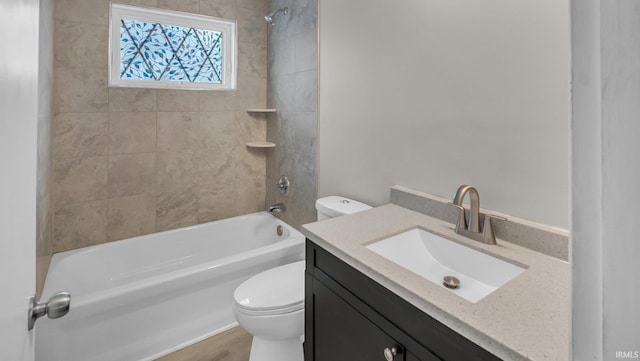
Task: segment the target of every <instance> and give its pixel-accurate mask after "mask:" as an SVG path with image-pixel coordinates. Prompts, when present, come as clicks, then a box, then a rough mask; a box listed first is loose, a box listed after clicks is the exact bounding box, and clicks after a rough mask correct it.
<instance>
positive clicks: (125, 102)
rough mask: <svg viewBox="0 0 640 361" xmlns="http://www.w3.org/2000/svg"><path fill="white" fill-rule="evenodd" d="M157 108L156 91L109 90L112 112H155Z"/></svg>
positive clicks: (133, 89) (110, 109)
mask: <svg viewBox="0 0 640 361" xmlns="http://www.w3.org/2000/svg"><path fill="white" fill-rule="evenodd" d="M156 108H157V90H155V89H135V88H109V111H111V112H154V111H156Z"/></svg>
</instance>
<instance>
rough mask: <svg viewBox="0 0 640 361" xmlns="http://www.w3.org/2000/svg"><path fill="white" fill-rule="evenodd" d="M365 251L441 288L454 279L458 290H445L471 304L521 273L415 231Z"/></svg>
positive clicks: (419, 230)
mask: <svg viewBox="0 0 640 361" xmlns="http://www.w3.org/2000/svg"><path fill="white" fill-rule="evenodd" d="M366 247H367V248H368V249H370V250H371V251H373V252H375V253H377V254H379V255H381V256H382V257H384V258H387V259H388V260H390V261H393V262H394V263H397V264H398V265H400V266H402V267H404V268H406V269H408V270H410V271H412V272H414V273H416V274H418V275H419V276H422V277H423V278H425V279H427V280H429V281H431V282H433V283H435V284H437V285H439V286H441V287H443V288H446V287H445V286H444V285H443V279H444V277H446V276H453V277H455V278H457V279H458V280H459V281H460V282H459V287H458V288H457V289H450V288H446V289H448V290H449V291H451V292H453V293H455V294H457V295H458V296H460V297H463V298H465V299H466V300H468V301H470V302H473V303H476V302H478V301H480V300H481V299H483V298H485V297H486V296H487V295H489V294H490V293H491V292H493V291H495V290H497V289H498V288H500V287H501V286H502V285H504V284H505V283H507V282H509V281H510V280H511V279H513V278H515V277H516V276H517V275H519V274H520V273H522V272H524V270H525V269H524V268H522V267H518V266H516V265H513V264H511V263H508V262H505V261H503V260H500V259H498V258H495V257H492V256H489V255H488V254H485V253H482V252H479V251H476V250H474V249H471V248H469V247H465V246H463V245H460V244H458V243H456V242H453V241H449V240H447V239H445V238H442V237H440V236H437V235H435V234H432V233H429V232H427V231H425V230H423V229H419V228H414V229H412V230H410V231H407V232H404V233H401V234H398V235H396V236H393V237H389V238H386V239H383V240H382V241H378V242H375V243H372V244H370V245H368V246H366Z"/></svg>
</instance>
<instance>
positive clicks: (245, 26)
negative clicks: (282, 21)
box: [236, 7, 281, 44]
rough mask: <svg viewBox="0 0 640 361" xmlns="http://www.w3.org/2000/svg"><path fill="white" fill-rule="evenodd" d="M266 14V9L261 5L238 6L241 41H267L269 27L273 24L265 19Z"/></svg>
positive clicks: (262, 42) (239, 36)
mask: <svg viewBox="0 0 640 361" xmlns="http://www.w3.org/2000/svg"><path fill="white" fill-rule="evenodd" d="M265 15H267V14H265V11H264V9H261V8H259V7H238V8H237V9H236V18H237V20H238V42H239V43H253V44H266V43H267V27H268V26H271V25H268V24H267V23H266V22H265V21H264V16H265ZM278 15H281V14H278Z"/></svg>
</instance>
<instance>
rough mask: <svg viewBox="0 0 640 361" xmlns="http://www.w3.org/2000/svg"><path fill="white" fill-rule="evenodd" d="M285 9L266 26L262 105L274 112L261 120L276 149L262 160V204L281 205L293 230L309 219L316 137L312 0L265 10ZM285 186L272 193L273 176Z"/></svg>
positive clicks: (275, 0)
mask: <svg viewBox="0 0 640 361" xmlns="http://www.w3.org/2000/svg"><path fill="white" fill-rule="evenodd" d="M285 6H287V7H289V10H290V13H289V15H284V16H283V15H282V14H278V15H277V16H276V18H275V19H274V21H275V23H276V25H275V26H272V27H270V28H269V97H268V104H269V106H270V107H273V108H276V109H277V113H275V114H271V115H269V116H268V119H267V139H268V140H269V141H270V142H274V143H276V148H275V149H274V150H273V151H272V152H271V154H270V155H269V157H268V159H267V204H272V203H277V202H284V203H285V204H286V206H287V211H286V212H284V213H280V214H278V216H279V217H281V218H282V219H283V220H284V221H285V222H287V223H289V224H290V225H292V226H294V227H296V228H299V226H300V225H301V224H304V223H308V222H312V221H315V219H316V210H315V199H316V197H317V182H316V139H317V134H318V131H317V129H318V120H317V119H318V115H317V106H318V61H317V59H318V52H317V19H318V7H317V0H271V1H269V8H270V9H269V10H270V11H273V10H275V9H278V8H281V7H285ZM281 175H286V176H287V177H288V178H289V180H290V182H291V190H290V193H289V195H288V196H286V197H284V196H282V195H281V194H280V193H279V192H278V190H277V189H276V184H277V182H278V178H279V177H280V176H281Z"/></svg>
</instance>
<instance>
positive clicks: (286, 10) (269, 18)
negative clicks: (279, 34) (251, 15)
mask: <svg viewBox="0 0 640 361" xmlns="http://www.w3.org/2000/svg"><path fill="white" fill-rule="evenodd" d="M280 12H281V13H283V14H284V15H287V14H288V13H289V8H288V7H284V8H280V9H278V10H276V11H274V12H272V13H271V14H269V15H267V16H265V17H264V21H266V22H267V24H269V25H271V26H275V25H276V23H274V22H273V17H274V16H276V14H277V13H280Z"/></svg>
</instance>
